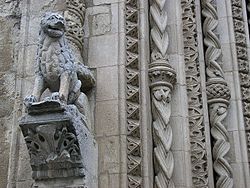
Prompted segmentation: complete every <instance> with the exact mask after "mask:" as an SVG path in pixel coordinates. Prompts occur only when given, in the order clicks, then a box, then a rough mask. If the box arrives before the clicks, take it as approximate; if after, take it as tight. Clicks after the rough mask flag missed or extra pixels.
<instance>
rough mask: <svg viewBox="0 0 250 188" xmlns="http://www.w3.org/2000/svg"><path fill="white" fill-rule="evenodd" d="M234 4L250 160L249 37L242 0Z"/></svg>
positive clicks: (235, 31)
mask: <svg viewBox="0 0 250 188" xmlns="http://www.w3.org/2000/svg"><path fill="white" fill-rule="evenodd" d="M231 2H232V15H233V23H234V35H235V42H236V54H237V62H238V67H239V69H238V72H239V78H240V86H241V97H242V105H243V115H244V122H245V131H246V138H247V140H246V142H247V151H248V158H249V159H250V111H249V106H250V96H249V92H250V83H249V81H250V75H249V73H250V72H249V63H248V62H249V58H248V54H247V50H248V49H247V37H246V28H245V23H244V18H243V8H242V1H241V0H231Z"/></svg>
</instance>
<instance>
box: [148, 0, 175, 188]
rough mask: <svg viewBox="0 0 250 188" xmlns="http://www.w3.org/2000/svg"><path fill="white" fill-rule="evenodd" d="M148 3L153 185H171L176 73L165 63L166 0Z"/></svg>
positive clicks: (172, 183)
mask: <svg viewBox="0 0 250 188" xmlns="http://www.w3.org/2000/svg"><path fill="white" fill-rule="evenodd" d="M151 2H152V3H151V5H150V16H151V17H150V18H151V19H150V27H151V32H150V36H151V44H150V45H151V64H150V66H149V67H150V68H149V78H150V83H151V85H150V86H151V100H152V113H153V125H152V126H153V143H154V174H155V181H154V187H155V188H174V187H175V185H174V182H173V181H172V174H173V169H174V158H173V153H172V151H171V145H172V140H173V139H172V137H173V135H172V128H171V126H170V125H169V118H170V115H171V91H172V88H173V84H174V83H175V79H176V73H175V71H174V69H173V68H172V67H171V66H170V65H169V64H168V56H167V49H168V46H169V39H168V32H167V29H166V28H167V12H166V0H152V1H151Z"/></svg>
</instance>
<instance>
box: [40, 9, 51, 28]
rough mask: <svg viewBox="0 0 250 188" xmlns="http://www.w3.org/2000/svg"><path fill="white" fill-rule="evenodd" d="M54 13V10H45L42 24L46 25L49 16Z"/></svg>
mask: <svg viewBox="0 0 250 188" xmlns="http://www.w3.org/2000/svg"><path fill="white" fill-rule="evenodd" d="M51 14H52V12H45V13H44V14H43V15H42V19H41V23H40V24H41V25H44V24H45V22H46V20H47V18H48V17H49V16H50V15H51Z"/></svg>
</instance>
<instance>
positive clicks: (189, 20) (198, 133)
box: [181, 0, 209, 188]
mask: <svg viewBox="0 0 250 188" xmlns="http://www.w3.org/2000/svg"><path fill="white" fill-rule="evenodd" d="M181 5H182V21H183V35H184V36H183V37H184V56H185V57H184V58H185V66H186V83H187V95H188V101H189V103H188V112H189V126H190V127H189V129H190V142H191V162H192V181H193V185H194V187H204V188H205V187H208V181H209V180H208V161H207V151H206V141H205V125H204V115H203V110H204V109H203V104H202V92H201V78H200V66H199V53H198V42H197V25H196V15H195V1H194V0H182V1H181Z"/></svg>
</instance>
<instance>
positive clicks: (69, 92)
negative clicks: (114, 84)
mask: <svg viewBox="0 0 250 188" xmlns="http://www.w3.org/2000/svg"><path fill="white" fill-rule="evenodd" d="M40 26H41V30H40V33H39V36H40V40H39V47H38V50H37V60H36V76H35V84H34V88H33V92H32V94H31V95H30V96H28V97H26V98H25V100H24V103H25V105H26V106H27V107H28V108H29V107H30V106H31V105H32V103H34V102H39V101H40V98H41V95H42V94H43V92H44V91H45V90H46V89H49V91H50V92H51V93H52V94H51V97H50V98H49V99H50V100H59V101H60V102H61V103H64V104H75V105H76V106H77V108H78V110H79V111H80V112H81V113H82V114H85V112H84V109H85V108H84V104H85V102H84V101H86V99H87V97H86V95H85V94H84V93H83V91H84V89H85V88H86V86H87V87H92V86H93V85H94V83H95V79H94V77H93V75H92V73H91V71H90V70H89V69H88V67H86V66H84V65H83V64H82V63H80V62H76V61H75V60H74V56H73V54H72V52H71V51H70V48H69V46H68V43H67V40H66V38H65V31H66V21H65V19H64V18H63V16H61V15H60V14H58V13H46V14H45V15H44V16H43V17H42V20H41V23H40Z"/></svg>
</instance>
